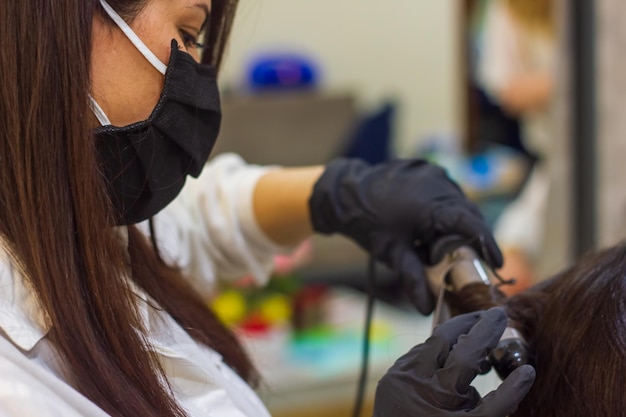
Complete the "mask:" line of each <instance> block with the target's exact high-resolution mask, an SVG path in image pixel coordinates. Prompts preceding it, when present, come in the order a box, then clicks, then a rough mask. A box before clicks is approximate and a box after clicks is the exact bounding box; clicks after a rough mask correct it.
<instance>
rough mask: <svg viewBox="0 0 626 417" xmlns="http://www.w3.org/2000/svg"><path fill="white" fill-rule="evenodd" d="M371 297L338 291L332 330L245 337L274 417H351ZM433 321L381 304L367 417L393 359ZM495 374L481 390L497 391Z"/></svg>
mask: <svg viewBox="0 0 626 417" xmlns="http://www.w3.org/2000/svg"><path fill="white" fill-rule="evenodd" d="M365 306H366V297H365V295H364V294H362V293H361V292H358V291H355V290H352V289H347V288H333V289H332V290H331V294H330V296H328V297H327V300H326V301H325V305H324V310H325V312H326V320H327V322H328V323H329V329H328V331H326V332H321V333H319V334H317V335H309V336H308V337H306V338H300V339H298V338H294V336H293V335H291V334H290V332H289V331H288V330H286V329H285V330H280V329H276V330H273V331H271V332H269V333H267V334H265V335H263V336H262V337H259V336H257V337H244V338H243V341H244V343H245V344H246V345H247V347H248V348H249V351H250V352H251V355H252V359H253V361H254V362H255V364H256V365H257V367H258V369H259V371H260V373H261V376H262V378H263V381H262V386H261V387H260V390H259V394H260V396H261V398H262V399H263V400H264V402H265V404H266V405H267V406H268V408H269V410H270V412H271V413H272V416H274V417H287V416H292V417H293V416H298V417H309V416H311V417H313V416H320V415H325V416H327V417H335V416H336V417H348V416H350V415H352V409H353V406H354V402H355V398H356V391H357V381H358V379H359V375H360V367H361V361H362V346H363V340H362V337H363V336H362V335H363V325H364V319H365ZM430 329H431V317H422V316H420V315H419V314H418V313H416V312H413V311H409V310H405V309H399V308H395V307H393V306H390V305H388V304H385V303H382V302H377V303H376V304H375V307H374V316H373V320H372V334H371V338H370V341H371V345H370V355H369V373H368V379H367V386H366V388H367V389H366V396H365V402H364V409H363V413H362V415H368V416H369V415H371V410H372V405H373V399H374V392H375V389H376V383H377V381H378V380H379V379H380V377H381V376H382V375H384V373H385V372H386V371H387V369H388V368H389V367H390V366H391V365H392V364H393V363H394V361H395V360H396V359H397V358H398V357H400V356H401V355H403V354H404V353H405V352H407V351H408V350H409V349H410V348H411V347H413V346H414V345H416V344H419V343H421V342H423V341H424V340H425V339H426V338H427V337H428V336H429V334H430ZM496 378H497V377H495V374H494V373H490V374H488V375H486V376H482V377H480V378H479V379H478V380H477V381H476V383H475V386H476V387H477V389H478V390H479V391H480V392H483V393H485V392H488V391H489V390H491V389H493V387H494V386H495V383H496V381H497V379H496Z"/></svg>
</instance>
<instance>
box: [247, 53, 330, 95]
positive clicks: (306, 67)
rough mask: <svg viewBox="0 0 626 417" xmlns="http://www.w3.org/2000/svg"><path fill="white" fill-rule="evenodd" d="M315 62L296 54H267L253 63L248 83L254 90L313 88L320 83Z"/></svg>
mask: <svg viewBox="0 0 626 417" xmlns="http://www.w3.org/2000/svg"><path fill="white" fill-rule="evenodd" d="M318 78H319V76H318V70H317V68H316V65H315V64H314V63H313V61H312V60H311V59H309V58H306V57H304V56H299V55H295V54H273V55H270V54H267V55H262V56H259V57H258V58H256V59H255V60H254V61H252V63H251V65H250V67H249V71H248V83H249V85H250V87H251V88H252V89H253V90H285V89H288V90H291V89H302V88H313V87H316V86H317V83H318Z"/></svg>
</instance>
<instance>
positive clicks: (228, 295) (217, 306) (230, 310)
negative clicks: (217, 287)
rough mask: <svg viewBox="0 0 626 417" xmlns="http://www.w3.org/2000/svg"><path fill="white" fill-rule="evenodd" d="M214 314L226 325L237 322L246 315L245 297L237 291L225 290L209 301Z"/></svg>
mask: <svg viewBox="0 0 626 417" xmlns="http://www.w3.org/2000/svg"><path fill="white" fill-rule="evenodd" d="M211 306H212V307H213V310H214V311H215V314H217V317H218V318H219V319H220V320H222V322H224V323H225V324H226V325H229V326H232V325H234V324H237V323H239V322H240V321H241V320H243V319H244V317H245V316H246V311H247V308H246V299H245V297H244V296H243V295H242V294H241V293H240V292H238V291H234V290H226V291H224V292H222V293H221V294H219V295H218V296H217V297H215V299H214V300H213V302H212V303H211Z"/></svg>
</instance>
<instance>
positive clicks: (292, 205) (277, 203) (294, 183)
mask: <svg viewBox="0 0 626 417" xmlns="http://www.w3.org/2000/svg"><path fill="white" fill-rule="evenodd" d="M323 170H324V167H322V166H315V167H306V168H283V169H278V170H274V171H270V172H268V173H266V174H265V175H263V176H262V177H261V178H260V179H259V182H258V183H257V185H256V187H255V189H254V196H253V207H254V214H255V217H256V220H257V222H258V224H259V227H260V228H261V230H263V232H264V233H265V234H266V235H267V236H268V237H269V238H270V239H271V240H272V241H274V242H275V243H277V244H278V245H284V246H292V245H294V244H297V243H299V242H301V241H302V240H304V239H306V238H307V237H309V236H311V235H312V234H313V227H312V225H311V216H310V213H309V205H308V201H309V198H310V197H311V193H312V192H313V186H314V184H315V183H316V182H317V180H318V179H319V177H320V176H321V175H322V172H323Z"/></svg>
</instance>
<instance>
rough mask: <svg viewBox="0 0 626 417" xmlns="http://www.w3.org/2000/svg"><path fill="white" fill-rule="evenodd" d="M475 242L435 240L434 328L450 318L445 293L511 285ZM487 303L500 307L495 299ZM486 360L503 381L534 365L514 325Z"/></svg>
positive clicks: (431, 279) (432, 269) (432, 254)
mask: <svg viewBox="0 0 626 417" xmlns="http://www.w3.org/2000/svg"><path fill="white" fill-rule="evenodd" d="M475 243H476V239H473V240H470V239H466V238H463V237H461V236H447V237H444V238H441V239H439V240H438V241H436V242H435V244H434V245H432V246H431V248H430V254H429V256H430V259H429V260H428V261H429V263H430V265H432V266H431V267H429V268H427V270H426V272H427V275H428V283H429V286H430V288H431V291H433V293H434V294H435V295H437V307H436V308H435V313H434V318H433V328H434V327H435V326H436V325H438V324H441V323H443V322H444V321H446V320H448V319H450V318H451V311H450V306H449V305H448V304H447V303H446V300H445V294H446V292H451V293H458V292H459V291H460V290H461V289H462V288H464V287H466V286H467V285H469V284H484V285H486V286H492V285H502V284H511V283H512V281H505V280H504V279H502V278H501V277H500V276H498V275H497V274H496V272H495V271H493V270H492V269H491V268H489V267H485V263H483V262H482V260H481V259H480V257H479V256H478V254H477V253H476V251H475V250H474V249H472V246H473V245H472V244H475ZM483 252H484V253H486V252H485V251H483ZM496 280H497V282H496ZM488 303H492V305H493V306H496V305H497V303H496V301H492V300H489V302H488ZM487 359H488V361H489V363H490V364H491V366H492V367H493V368H494V369H495V371H496V373H497V374H498V376H499V377H500V379H502V380H504V379H505V378H506V377H507V376H508V375H509V374H510V373H511V372H513V371H514V370H515V369H517V368H519V367H520V366H522V365H524V364H529V363H531V362H532V358H531V355H530V351H529V349H528V346H527V344H526V341H525V340H524V338H523V337H522V335H521V334H520V333H519V332H518V331H517V330H516V329H515V328H513V327H512V326H511V323H509V325H508V326H507V328H506V329H505V331H504V333H503V334H502V337H501V338H500V342H499V343H498V345H497V346H496V347H495V348H494V349H493V350H492V351H491V352H490V353H489V355H488V358H487Z"/></svg>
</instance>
